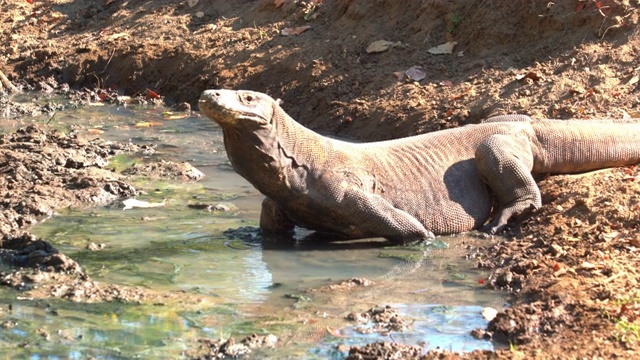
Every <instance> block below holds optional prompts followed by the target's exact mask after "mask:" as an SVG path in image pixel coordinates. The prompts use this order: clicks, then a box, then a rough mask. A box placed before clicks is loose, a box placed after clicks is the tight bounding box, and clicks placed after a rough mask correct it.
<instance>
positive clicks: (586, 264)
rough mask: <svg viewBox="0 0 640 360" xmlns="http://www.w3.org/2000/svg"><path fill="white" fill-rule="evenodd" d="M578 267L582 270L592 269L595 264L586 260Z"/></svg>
mask: <svg viewBox="0 0 640 360" xmlns="http://www.w3.org/2000/svg"><path fill="white" fill-rule="evenodd" d="M580 268H581V269H584V270H593V269H595V268H596V266H595V265H594V264H592V263H590V262H588V261H585V262H583V263H582V264H580Z"/></svg>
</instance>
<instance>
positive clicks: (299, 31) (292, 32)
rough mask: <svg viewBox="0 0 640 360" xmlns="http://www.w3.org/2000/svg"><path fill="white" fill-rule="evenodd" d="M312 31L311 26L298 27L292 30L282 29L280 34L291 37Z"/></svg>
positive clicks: (291, 28)
mask: <svg viewBox="0 0 640 360" xmlns="http://www.w3.org/2000/svg"><path fill="white" fill-rule="evenodd" d="M309 29H311V26H308V25H307V26H298V27H290V28H286V29H282V30H281V31H280V34H282V35H284V36H291V35H300V34H302V33H303V32H305V31H307V30H309Z"/></svg>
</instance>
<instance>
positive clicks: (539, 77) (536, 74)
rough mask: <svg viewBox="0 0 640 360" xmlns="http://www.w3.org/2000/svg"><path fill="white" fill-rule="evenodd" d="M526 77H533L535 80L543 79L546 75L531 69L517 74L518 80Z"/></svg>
mask: <svg viewBox="0 0 640 360" xmlns="http://www.w3.org/2000/svg"><path fill="white" fill-rule="evenodd" d="M524 79H531V80H533V81H538V80H542V79H544V77H543V76H542V75H540V74H538V73H535V72H533V71H530V72H528V73H526V74H518V75H516V80H524Z"/></svg>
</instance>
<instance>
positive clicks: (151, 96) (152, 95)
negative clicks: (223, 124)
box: [147, 89, 160, 99]
mask: <svg viewBox="0 0 640 360" xmlns="http://www.w3.org/2000/svg"><path fill="white" fill-rule="evenodd" d="M147 97H148V98H149V99H160V95H158V94H157V93H156V92H154V91H153V90H149V89H147Z"/></svg>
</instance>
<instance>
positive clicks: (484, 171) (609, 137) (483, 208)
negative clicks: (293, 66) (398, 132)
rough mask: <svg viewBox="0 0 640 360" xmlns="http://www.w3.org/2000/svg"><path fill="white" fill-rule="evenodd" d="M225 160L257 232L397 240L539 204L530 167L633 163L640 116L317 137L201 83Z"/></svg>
mask: <svg viewBox="0 0 640 360" xmlns="http://www.w3.org/2000/svg"><path fill="white" fill-rule="evenodd" d="M199 105H200V110H201V111H202V112H203V113H204V114H205V115H206V116H208V117H209V118H211V119H213V120H214V121H215V122H217V123H218V124H219V125H220V126H221V127H222V131H223V133H224V144H225V148H226V151H227V155H228V157H229V160H230V161H231V164H232V165H233V168H234V169H235V170H236V171H237V172H238V173H239V174H240V175H241V176H242V177H244V178H245V179H247V180H248V181H249V182H250V183H251V184H253V185H254V186H255V187H256V188H257V189H258V190H259V191H260V192H261V193H263V194H264V195H265V196H266V198H265V199H264V202H263V203H262V212H261V216H260V228H261V229H263V230H265V231H267V232H276V233H282V232H288V231H291V230H292V229H293V228H294V226H295V225H298V226H301V227H305V228H308V229H311V230H316V231H320V232H327V233H334V234H340V235H342V236H343V237H344V238H351V239H357V238H366V237H384V238H386V239H388V240H390V241H392V242H395V243H399V244H407V243H413V242H417V241H421V240H426V239H429V238H432V237H433V236H434V234H453V233H460V232H464V231H469V230H472V229H478V228H481V227H483V225H485V223H486V222H487V220H488V219H489V217H490V216H491V215H492V210H495V209H494V208H495V206H494V205H496V204H494V202H495V201H497V211H493V214H494V217H493V219H492V221H491V222H490V223H488V224H487V225H486V226H484V228H483V229H484V230H485V231H488V232H489V233H496V232H498V231H500V230H501V229H503V228H504V226H505V225H506V224H507V221H508V220H509V219H510V218H511V217H512V216H517V215H522V214H523V213H526V212H528V211H529V210H531V209H537V208H539V207H540V206H541V205H542V204H541V195H540V190H539V189H538V187H537V185H536V182H535V180H534V177H533V176H532V174H534V175H535V174H565V173H579V172H585V171H590V170H595V169H601V168H606V167H614V166H621V165H627V164H636V163H639V162H640V124H637V123H618V122H606V121H576V120H573V121H569V120H567V121H563V120H537V121H533V120H531V119H530V118H529V117H528V116H524V115H510V116H509V115H507V116H500V117H496V118H491V119H490V121H488V122H485V123H481V124H477V125H466V126H463V127H459V128H455V129H448V130H442V131H436V132H432V133H427V134H422V135H417V136H412V137H407V138H402V139H397V140H389V141H381V142H371V143H352V142H346V141H340V140H335V139H331V138H328V137H324V136H321V135H319V134H317V133H315V132H313V131H311V130H309V129H307V128H305V127H303V126H302V125H300V124H299V123H297V122H296V121H294V120H293V119H292V118H291V117H290V116H289V115H287V113H285V112H284V110H282V108H281V107H280V105H279V102H278V101H276V100H274V99H272V98H271V97H269V96H268V95H265V94H263V93H259V92H253V91H233V90H207V91H205V92H203V94H202V96H201V97H200V101H199Z"/></svg>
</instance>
